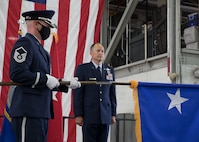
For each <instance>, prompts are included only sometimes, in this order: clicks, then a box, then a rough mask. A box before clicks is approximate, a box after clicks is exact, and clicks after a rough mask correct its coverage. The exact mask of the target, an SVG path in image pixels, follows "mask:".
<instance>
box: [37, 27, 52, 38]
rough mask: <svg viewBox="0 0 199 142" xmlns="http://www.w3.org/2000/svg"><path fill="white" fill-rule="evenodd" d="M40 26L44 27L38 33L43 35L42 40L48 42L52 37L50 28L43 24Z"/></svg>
mask: <svg viewBox="0 0 199 142" xmlns="http://www.w3.org/2000/svg"><path fill="white" fill-rule="evenodd" d="M39 24H40V23H39ZM40 25H41V26H42V28H41V30H40V31H38V32H39V34H40V35H41V38H42V40H46V39H47V38H48V37H49V36H50V28H49V27H46V26H44V25H42V24H40Z"/></svg>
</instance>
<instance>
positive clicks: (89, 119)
mask: <svg viewBox="0 0 199 142" xmlns="http://www.w3.org/2000/svg"><path fill="white" fill-rule="evenodd" d="M75 76H76V77H78V79H79V81H93V80H94V81H103V82H108V81H114V80H115V76H114V70H113V68H112V67H110V66H107V65H104V64H103V65H102V76H101V77H100V74H99V73H98V71H97V69H96V68H95V66H94V64H93V63H92V62H90V63H85V64H81V65H79V66H78V67H77V70H76V73H75ZM116 105H117V103H116V92H115V85H110V84H108V85H82V86H81V88H78V89H75V90H74V113H75V116H83V118H84V123H85V124H111V118H112V116H116Z"/></svg>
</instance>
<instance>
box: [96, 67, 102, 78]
mask: <svg viewBox="0 0 199 142" xmlns="http://www.w3.org/2000/svg"><path fill="white" fill-rule="evenodd" d="M97 71H98V73H99V77H100V79H101V77H102V73H101V69H100V66H98V67H97Z"/></svg>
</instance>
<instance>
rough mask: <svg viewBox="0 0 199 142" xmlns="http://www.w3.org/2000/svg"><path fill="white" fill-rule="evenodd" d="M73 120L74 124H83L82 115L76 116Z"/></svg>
mask: <svg viewBox="0 0 199 142" xmlns="http://www.w3.org/2000/svg"><path fill="white" fill-rule="evenodd" d="M75 122H76V124H78V125H79V126H83V124H84V119H83V117H82V116H77V117H76V118H75Z"/></svg>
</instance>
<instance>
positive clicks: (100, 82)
mask: <svg viewBox="0 0 199 142" xmlns="http://www.w3.org/2000/svg"><path fill="white" fill-rule="evenodd" d="M79 82H80V83H81V84H82V85H100V84H101V85H111V84H114V85H131V83H130V82H115V81H109V82H102V81H99V82H98V81H79ZM60 84H61V85H66V86H67V85H70V81H60ZM17 85H19V86H20V85H25V84H21V83H16V82H0V86H17Z"/></svg>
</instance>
